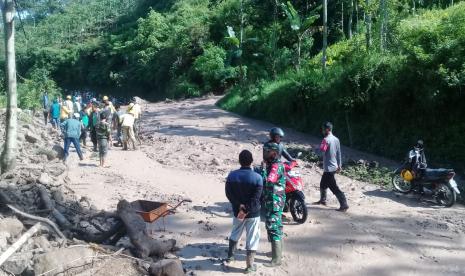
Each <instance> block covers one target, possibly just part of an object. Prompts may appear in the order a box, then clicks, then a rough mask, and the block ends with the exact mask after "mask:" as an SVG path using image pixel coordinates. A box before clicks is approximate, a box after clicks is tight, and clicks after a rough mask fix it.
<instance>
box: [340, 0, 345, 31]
mask: <svg viewBox="0 0 465 276" xmlns="http://www.w3.org/2000/svg"><path fill="white" fill-rule="evenodd" d="M341 31H342V36H343V37H344V38H345V37H346V34H345V32H344V0H342V1H341Z"/></svg>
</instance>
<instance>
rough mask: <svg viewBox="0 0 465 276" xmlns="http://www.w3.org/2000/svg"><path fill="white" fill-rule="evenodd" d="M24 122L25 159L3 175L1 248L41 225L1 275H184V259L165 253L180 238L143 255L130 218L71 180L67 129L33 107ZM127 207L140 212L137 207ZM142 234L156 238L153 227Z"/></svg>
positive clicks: (1, 129)
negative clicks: (81, 192)
mask: <svg viewBox="0 0 465 276" xmlns="http://www.w3.org/2000/svg"><path fill="white" fill-rule="evenodd" d="M4 122H5V113H0V137H2V138H0V139H1V140H0V146H3V139H4V138H3V137H5V126H4V125H3V124H4ZM18 124H19V125H18V149H19V151H18V156H17V166H16V168H15V169H14V170H13V171H11V172H7V173H5V174H3V175H1V176H0V252H3V253H4V252H5V251H7V249H8V248H10V247H12V245H13V244H14V243H15V242H17V241H18V240H20V237H21V236H22V235H24V233H26V231H27V230H28V229H31V227H32V226H33V225H35V224H36V223H37V222H38V221H40V222H41V224H40V228H39V230H38V232H37V233H36V234H35V235H33V236H32V237H30V238H28V239H27V240H26V241H25V242H24V244H22V245H21V246H20V247H19V249H18V250H17V251H16V252H15V253H13V254H12V255H11V256H9V257H8V258H7V260H6V262H4V263H3V265H2V266H1V267H0V275H3V274H5V275H6V274H14V275H20V274H21V275H42V274H45V275H57V274H62V275H76V274H79V273H84V274H85V275H123V274H124V275H141V274H151V275H161V274H160V273H161V272H160V271H165V272H166V271H174V272H172V274H166V275H179V271H183V269H182V266H181V263H180V262H179V261H175V260H163V259H164V257H163V256H164V253H166V252H168V251H172V250H173V249H175V248H174V244H175V241H170V244H172V246H171V247H169V248H163V249H164V251H163V252H162V251H157V252H155V253H156V254H153V255H154V256H148V255H145V256H141V255H140V254H137V252H138V251H137V248H138V247H139V246H140V245H138V244H132V243H131V242H129V241H127V239H125V238H124V236H125V235H126V227H127V225H124V223H122V222H121V220H120V218H119V217H118V215H117V214H116V213H111V212H105V211H101V210H98V209H97V208H96V207H95V206H93V205H92V203H91V202H90V201H89V200H88V199H87V198H85V197H78V196H76V194H75V193H74V192H73V191H72V190H71V189H69V188H68V187H67V185H66V184H67V183H68V182H69V178H68V167H67V165H66V164H64V163H63V161H62V158H63V155H64V152H63V148H62V146H61V143H62V142H61V141H62V139H61V138H60V134H59V132H57V131H56V130H54V129H52V128H51V126H48V127H45V126H44V125H43V121H42V120H41V118H40V119H39V118H37V117H34V116H32V115H31V114H28V113H27V112H20V114H19V121H18ZM71 151H73V149H71ZM114 211H116V210H114ZM127 212H128V214H129V216H133V217H135V218H136V219H138V218H139V215H138V214H137V213H136V212H135V210H134V209H133V208H132V209H131V208H129V209H128V210H127ZM54 227H56V228H54ZM57 228H58V229H57ZM138 230H140V229H138ZM141 236H144V237H146V238H148V239H150V237H148V235H147V234H145V233H141ZM159 242H162V241H158V240H153V243H154V244H157V243H159ZM134 252H135V253H134ZM151 253H153V252H151ZM155 255H156V256H155ZM160 259H161V260H163V262H159V260H160ZM121 273H123V274H121ZM175 273H178V274H175Z"/></svg>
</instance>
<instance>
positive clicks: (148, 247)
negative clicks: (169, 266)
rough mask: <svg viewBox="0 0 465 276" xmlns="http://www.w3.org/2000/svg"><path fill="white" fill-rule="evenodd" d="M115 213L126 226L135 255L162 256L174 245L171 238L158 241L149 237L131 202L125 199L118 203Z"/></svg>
mask: <svg viewBox="0 0 465 276" xmlns="http://www.w3.org/2000/svg"><path fill="white" fill-rule="evenodd" d="M117 213H118V216H119V217H120V219H121V220H122V221H123V223H124V225H125V226H126V232H127V235H128V236H129V239H130V240H131V243H132V244H133V245H134V247H135V249H136V251H135V253H136V255H137V256H138V257H140V258H147V257H149V256H157V257H163V256H164V255H165V253H167V252H169V251H172V250H173V249H174V246H175V245H176V241H175V240H173V239H170V240H166V241H158V240H154V239H152V238H151V237H149V236H148V235H147V234H146V232H145V221H144V220H143V219H142V217H141V216H140V215H139V214H138V213H136V211H135V210H134V208H133V207H132V206H131V204H130V203H129V202H128V201H126V200H121V201H120V202H119V203H118V207H117Z"/></svg>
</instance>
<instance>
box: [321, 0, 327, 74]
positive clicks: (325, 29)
mask: <svg viewBox="0 0 465 276" xmlns="http://www.w3.org/2000/svg"><path fill="white" fill-rule="evenodd" d="M327 47H328V0H323V55H322V60H321V62H322V63H323V70H325V69H326V48H327Z"/></svg>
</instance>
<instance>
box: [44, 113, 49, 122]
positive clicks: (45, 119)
mask: <svg viewBox="0 0 465 276" xmlns="http://www.w3.org/2000/svg"><path fill="white" fill-rule="evenodd" d="M44 123H45V125H47V123H48V111H44Z"/></svg>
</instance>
